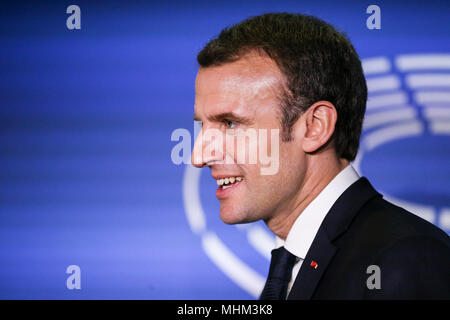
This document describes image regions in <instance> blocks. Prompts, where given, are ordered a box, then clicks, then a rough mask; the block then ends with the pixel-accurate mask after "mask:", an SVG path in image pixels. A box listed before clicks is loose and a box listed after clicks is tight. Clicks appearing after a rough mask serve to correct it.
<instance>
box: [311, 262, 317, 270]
mask: <svg viewBox="0 0 450 320" xmlns="http://www.w3.org/2000/svg"><path fill="white" fill-rule="evenodd" d="M310 266H311V267H313V268H314V269H317V267H318V266H319V265H318V264H317V262H315V261H311V264H310Z"/></svg>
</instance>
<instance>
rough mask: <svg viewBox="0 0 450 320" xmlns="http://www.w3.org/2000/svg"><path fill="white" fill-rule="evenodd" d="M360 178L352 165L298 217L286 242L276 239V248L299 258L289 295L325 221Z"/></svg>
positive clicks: (289, 285) (340, 173) (335, 178)
mask: <svg viewBox="0 0 450 320" xmlns="http://www.w3.org/2000/svg"><path fill="white" fill-rule="evenodd" d="M359 178H360V177H359V175H358V173H357V172H356V171H355V169H353V167H352V166H351V165H348V166H347V167H345V168H344V169H343V170H342V171H341V172H339V173H338V175H337V176H336V177H334V179H333V180H331V182H330V183H329V184H328V185H327V186H326V187H325V188H324V189H323V190H322V191H321V192H320V193H319V195H318V196H317V197H316V198H315V199H314V200H313V201H311V203H310V204H309V205H308V206H307V207H306V208H305V210H303V212H302V213H301V214H300V215H299V216H298V218H297V220H295V222H294V224H293V225H292V228H291V230H289V233H288V235H287V237H286V240H285V241H283V239H281V238H279V237H278V236H277V237H276V242H275V248H279V247H281V246H284V247H285V249H286V250H287V251H289V252H290V253H292V254H293V255H295V256H296V257H297V260H296V262H295V264H294V267H293V269H292V276H291V280H290V281H289V284H288V289H287V290H288V291H287V295H289V292H290V291H291V288H292V285H293V284H294V281H295V278H296V277H297V274H298V272H299V270H300V267H301V266H302V262H303V260H304V259H305V257H306V254H307V253H308V250H309V248H310V247H311V244H312V242H313V240H314V238H315V236H316V234H317V231H318V230H319V227H320V225H321V224H322V221H323V219H324V218H325V216H326V215H327V213H328V211H330V209H331V207H332V206H333V204H334V203H335V202H336V200H337V199H338V198H339V197H340V196H341V194H342V193H344V191H345V190H347V188H348V187H350V186H351V185H352V184H353V183H354V182H356V181H357V180H358V179H359ZM287 295H286V297H287Z"/></svg>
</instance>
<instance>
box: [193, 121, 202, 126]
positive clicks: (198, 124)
mask: <svg viewBox="0 0 450 320" xmlns="http://www.w3.org/2000/svg"><path fill="white" fill-rule="evenodd" d="M194 121H195V124H196V125H197V126H199V127H200V128H202V127H203V121H200V120H194Z"/></svg>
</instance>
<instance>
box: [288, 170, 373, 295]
mask: <svg viewBox="0 0 450 320" xmlns="http://www.w3.org/2000/svg"><path fill="white" fill-rule="evenodd" d="M374 197H381V195H380V194H379V193H378V192H376V191H375V189H374V188H373V187H372V185H371V184H370V182H369V181H368V180H367V179H366V178H364V177H363V178H360V179H359V180H358V181H356V182H355V183H354V184H352V185H351V186H350V187H349V188H348V189H347V190H345V192H344V193H343V194H342V195H341V196H340V197H339V198H338V200H337V201H336V202H335V204H334V205H333V206H332V207H331V209H330V211H329V212H328V213H327V215H326V217H325V219H324V220H323V222H322V224H321V226H320V228H319V231H318V232H317V234H316V237H315V238H314V241H313V243H312V244H311V247H310V248H309V250H308V253H307V254H306V257H305V260H304V261H303V263H302V266H301V268H300V271H299V273H298V275H297V278H296V279H295V282H294V285H293V286H292V289H291V291H290V293H289V296H288V299H289V300H303V299H311V297H312V295H313V294H314V291H315V290H316V288H317V284H318V283H319V281H320V279H321V278H322V276H323V274H324V272H325V270H326V268H327V267H328V265H329V263H330V262H331V260H332V259H333V256H334V254H335V253H336V250H337V247H336V246H335V245H334V244H333V241H334V240H335V239H336V238H337V237H338V236H339V235H341V234H342V233H343V232H345V231H346V230H347V228H348V226H349V225H350V223H351V221H352V220H353V218H354V217H355V216H356V214H357V213H358V211H359V209H360V208H361V207H362V206H363V205H364V204H365V203H366V202H367V201H369V200H370V199H372V198H374Z"/></svg>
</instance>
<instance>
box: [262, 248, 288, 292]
mask: <svg viewBox="0 0 450 320" xmlns="http://www.w3.org/2000/svg"><path fill="white" fill-rule="evenodd" d="M295 260H296V257H295V256H294V255H293V254H292V253H290V252H289V251H287V250H286V249H285V248H284V247H280V248H278V249H274V250H272V260H271V261H270V269H269V276H268V277H267V281H266V285H265V286H264V289H263V291H262V293H261V297H260V298H259V299H260V300H284V299H286V293H287V287H288V283H289V280H290V279H291V275H292V268H293V267H294V264H295Z"/></svg>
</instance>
